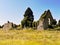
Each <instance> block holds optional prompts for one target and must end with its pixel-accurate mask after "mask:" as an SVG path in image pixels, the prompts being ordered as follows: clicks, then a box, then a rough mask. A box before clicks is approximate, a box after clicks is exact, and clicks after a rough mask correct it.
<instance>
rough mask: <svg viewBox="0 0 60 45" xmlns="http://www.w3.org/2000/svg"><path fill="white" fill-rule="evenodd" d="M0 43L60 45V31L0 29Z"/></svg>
mask: <svg viewBox="0 0 60 45" xmlns="http://www.w3.org/2000/svg"><path fill="white" fill-rule="evenodd" d="M0 45H60V31H56V30H55V31H47V30H45V31H43V30H42V31H39V30H31V29H30V30H0Z"/></svg>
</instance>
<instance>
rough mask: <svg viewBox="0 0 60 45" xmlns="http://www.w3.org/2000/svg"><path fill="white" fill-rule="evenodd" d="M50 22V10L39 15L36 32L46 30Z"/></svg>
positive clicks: (51, 20)
mask: <svg viewBox="0 0 60 45" xmlns="http://www.w3.org/2000/svg"><path fill="white" fill-rule="evenodd" d="M52 22H53V17H52V14H51V12H50V10H47V11H45V12H44V13H43V14H42V15H41V17H40V19H39V25H38V26H37V30H46V29H47V28H48V25H52Z"/></svg>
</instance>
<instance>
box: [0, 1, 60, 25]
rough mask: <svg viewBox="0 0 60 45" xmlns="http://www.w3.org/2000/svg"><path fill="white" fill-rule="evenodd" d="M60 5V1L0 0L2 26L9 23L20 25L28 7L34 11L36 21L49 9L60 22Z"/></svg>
mask: <svg viewBox="0 0 60 45" xmlns="http://www.w3.org/2000/svg"><path fill="white" fill-rule="evenodd" d="M59 5H60V0H0V25H2V24H4V23H6V22H7V21H10V22H13V23H15V24H20V22H21V20H22V19H23V15H24V12H25V10H26V9H27V8H28V7H30V8H31V9H32V11H33V14H34V18H35V19H34V20H35V21H36V20H38V19H39V18H40V16H41V14H42V13H43V12H44V11H45V10H48V9H50V11H51V13H52V16H53V17H54V19H56V20H59V19H60V6H59Z"/></svg>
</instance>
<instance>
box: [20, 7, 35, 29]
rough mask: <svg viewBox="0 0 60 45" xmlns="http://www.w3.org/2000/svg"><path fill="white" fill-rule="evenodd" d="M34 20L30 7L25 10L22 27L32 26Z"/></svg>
mask: <svg viewBox="0 0 60 45" xmlns="http://www.w3.org/2000/svg"><path fill="white" fill-rule="evenodd" d="M33 20H34V16H33V12H32V10H31V9H30V8H29V7H28V8H27V10H26V11H25V14H24V19H23V20H22V21H21V24H22V28H24V27H32V23H33Z"/></svg>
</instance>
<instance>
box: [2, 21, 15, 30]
mask: <svg viewBox="0 0 60 45" xmlns="http://www.w3.org/2000/svg"><path fill="white" fill-rule="evenodd" d="M15 26H16V25H15V24H13V23H11V22H9V21H8V23H5V24H4V26H3V30H10V29H12V28H14V27H15Z"/></svg>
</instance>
